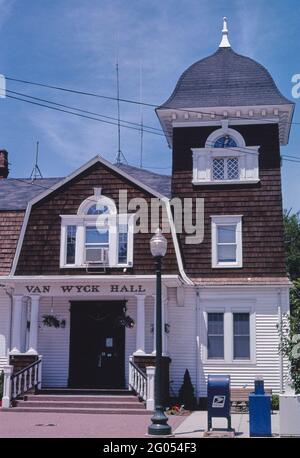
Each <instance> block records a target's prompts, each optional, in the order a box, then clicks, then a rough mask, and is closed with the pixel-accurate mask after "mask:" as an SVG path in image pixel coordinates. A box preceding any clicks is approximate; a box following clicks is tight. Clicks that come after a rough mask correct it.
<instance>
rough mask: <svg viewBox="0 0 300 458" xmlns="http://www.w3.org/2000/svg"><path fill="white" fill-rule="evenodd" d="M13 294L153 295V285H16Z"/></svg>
mask: <svg viewBox="0 0 300 458" xmlns="http://www.w3.org/2000/svg"><path fill="white" fill-rule="evenodd" d="M14 294H24V295H33V294H37V295H42V296H79V295H91V296H93V295H97V296H99V295H103V296H104V295H111V294H116V295H134V294H153V285H150V284H148V285H147V286H146V285H142V284H136V285H133V284H126V285H125V284H117V283H103V284H100V285H99V284H98V285H97V284H93V283H89V284H79V283H78V284H69V283H68V284H60V285H49V284H48V285H47V284H46V283H45V284H39V285H36V284H33V283H31V284H23V285H20V284H17V285H15V287H14Z"/></svg>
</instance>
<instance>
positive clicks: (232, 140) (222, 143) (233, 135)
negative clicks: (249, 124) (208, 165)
mask: <svg viewBox="0 0 300 458" xmlns="http://www.w3.org/2000/svg"><path fill="white" fill-rule="evenodd" d="M245 146H246V143H245V140H244V138H243V136H242V135H241V134H240V133H239V132H238V131H237V130H235V129H230V128H229V127H222V128H221V129H216V130H214V131H213V132H212V133H211V134H210V135H209V136H208V137H207V139H206V142H205V147H206V148H237V147H240V148H244V147H245Z"/></svg>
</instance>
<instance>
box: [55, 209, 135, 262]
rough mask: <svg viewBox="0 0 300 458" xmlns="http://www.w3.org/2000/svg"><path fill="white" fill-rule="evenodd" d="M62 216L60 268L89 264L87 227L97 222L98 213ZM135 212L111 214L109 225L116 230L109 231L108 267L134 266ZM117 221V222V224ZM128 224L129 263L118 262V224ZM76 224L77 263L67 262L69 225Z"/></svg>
mask: <svg viewBox="0 0 300 458" xmlns="http://www.w3.org/2000/svg"><path fill="white" fill-rule="evenodd" d="M60 217H61V243H60V268H61V269H64V268H71V269H82V268H86V267H87V266H88V265H87V263H86V262H85V260H84V257H85V228H86V227H87V226H93V225H95V224H96V222H97V218H98V215H85V216H77V215H60ZM134 218H135V215H134V214H120V215H109V216H108V225H109V226H110V227H111V228H113V227H115V228H116V230H110V231H109V255H108V257H109V262H108V267H117V268H118V267H119V268H124V267H132V265H133V234H134ZM116 221H117V224H116ZM125 223H127V224H128V245H127V263H122V264H121V263H118V230H117V229H118V225H119V224H125ZM69 225H74V226H76V228H77V229H76V244H75V263H74V264H67V263H66V259H67V226H69Z"/></svg>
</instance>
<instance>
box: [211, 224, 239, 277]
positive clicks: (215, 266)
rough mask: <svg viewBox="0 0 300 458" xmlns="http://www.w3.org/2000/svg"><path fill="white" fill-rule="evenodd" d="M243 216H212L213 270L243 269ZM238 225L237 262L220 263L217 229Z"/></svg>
mask: <svg viewBox="0 0 300 458" xmlns="http://www.w3.org/2000/svg"><path fill="white" fill-rule="evenodd" d="M242 218H243V215H212V216H211V261H212V264H211V265H212V268H213V269H232V268H242V267H243V237H242ZM233 224H235V225H236V245H237V248H236V262H219V261H218V249H217V227H218V226H219V225H222V226H226V225H228V226H229V225H230V226H232V225H233Z"/></svg>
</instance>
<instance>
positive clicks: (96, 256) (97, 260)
mask: <svg viewBox="0 0 300 458" xmlns="http://www.w3.org/2000/svg"><path fill="white" fill-rule="evenodd" d="M85 261H86V264H87V266H88V267H98V266H108V248H107V247H100V248H99V247H88V248H86V250H85Z"/></svg>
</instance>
